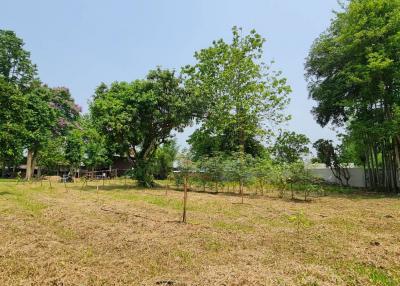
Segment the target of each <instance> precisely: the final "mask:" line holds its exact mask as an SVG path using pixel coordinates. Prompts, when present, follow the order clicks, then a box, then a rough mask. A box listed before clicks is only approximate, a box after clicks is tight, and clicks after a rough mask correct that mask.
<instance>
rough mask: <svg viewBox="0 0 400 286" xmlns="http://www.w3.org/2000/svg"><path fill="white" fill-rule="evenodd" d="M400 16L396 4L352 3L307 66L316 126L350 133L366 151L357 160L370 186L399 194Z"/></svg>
mask: <svg viewBox="0 0 400 286" xmlns="http://www.w3.org/2000/svg"><path fill="white" fill-rule="evenodd" d="M399 15H400V1H399V0H353V1H350V2H349V3H348V4H346V5H345V6H344V7H343V11H340V12H337V13H336V17H335V18H334V19H333V21H332V23H331V26H330V27H329V29H328V30H327V31H325V32H324V33H323V34H321V35H320V37H319V38H318V39H317V40H316V41H315V43H314V45H313V46H312V48H311V51H310V54H309V56H308V58H307V62H306V75H307V79H308V82H309V93H310V97H311V98H312V99H314V100H315V101H316V102H317V106H316V107H315V108H314V109H313V113H314V115H315V117H316V120H317V122H318V123H319V124H321V125H322V126H325V125H327V124H329V123H332V124H334V125H336V126H345V127H347V130H348V131H349V132H350V133H354V136H351V137H352V138H353V139H355V140H358V144H359V145H361V146H364V148H363V150H362V151H361V153H360V156H363V157H364V159H365V160H364V164H365V166H366V168H367V169H368V170H367V171H368V173H369V175H368V178H369V180H368V182H369V185H370V186H371V187H383V188H385V189H387V190H397V189H398V186H397V181H398V179H397V171H396V170H397V169H398V167H399V162H400V160H399V146H400V144H399V143H400V140H399V139H400V138H399V135H398V130H399V128H400V126H399V124H398V123H399V121H398V114H399V113H398V107H399V103H400V93H399V88H400V81H399V75H400V58H399V57H400V54H399V52H398V51H399V49H400V37H399V30H400V18H399ZM379 170H382V172H381V171H379ZM379 174H383V175H382V176H381V175H379Z"/></svg>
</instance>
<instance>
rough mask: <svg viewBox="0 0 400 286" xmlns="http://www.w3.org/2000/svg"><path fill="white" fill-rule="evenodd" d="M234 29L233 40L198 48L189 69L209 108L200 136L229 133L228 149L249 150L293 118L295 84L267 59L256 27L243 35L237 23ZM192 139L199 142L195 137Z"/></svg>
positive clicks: (187, 73) (193, 86)
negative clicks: (291, 102)
mask: <svg viewBox="0 0 400 286" xmlns="http://www.w3.org/2000/svg"><path fill="white" fill-rule="evenodd" d="M232 32H233V39H232V42H230V43H227V42H225V41H224V40H222V39H220V40H218V41H214V42H213V43H212V45H211V46H210V47H209V48H206V49H202V50H200V51H199V52H196V53H195V59H196V63H195V64H194V65H192V66H186V67H185V68H184V69H183V72H184V74H185V77H186V86H187V88H188V89H190V90H191V91H192V92H193V93H195V94H197V95H199V98H201V99H202V100H203V102H204V106H205V107H206V113H205V116H204V120H203V123H202V126H201V129H200V130H201V134H200V135H206V136H208V137H210V138H215V137H220V138H224V137H225V139H229V140H231V142H230V144H229V143H228V144H226V145H227V146H228V149H229V148H231V147H232V146H237V148H233V149H236V150H230V151H238V152H240V153H241V154H244V153H245V151H246V150H248V151H250V150H252V148H251V146H249V144H254V140H261V139H262V138H263V137H264V136H266V135H269V134H271V133H272V130H273V127H274V126H275V124H278V123H281V122H282V121H284V120H286V119H287V116H286V115H285V114H284V113H283V112H282V110H283V109H284V107H285V106H286V105H287V103H288V97H287V95H288V93H289V92H290V87H289V86H288V85H287V83H286V79H285V78H283V77H282V76H281V74H280V73H279V72H273V71H271V70H270V67H269V66H268V65H266V64H264V63H263V62H262V56H263V45H264V42H265V40H264V39H263V38H262V37H261V36H260V35H259V34H257V33H256V31H254V30H252V31H251V32H250V34H248V35H244V36H243V35H242V30H241V29H240V28H236V27H234V28H233V29H232ZM196 135H199V133H198V134H196ZM227 135H228V136H227ZM192 141H193V142H196V141H197V140H196V138H195V137H192ZM219 141H220V142H222V140H219ZM218 151H224V150H218Z"/></svg>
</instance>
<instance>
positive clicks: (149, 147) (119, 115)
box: [90, 68, 199, 187]
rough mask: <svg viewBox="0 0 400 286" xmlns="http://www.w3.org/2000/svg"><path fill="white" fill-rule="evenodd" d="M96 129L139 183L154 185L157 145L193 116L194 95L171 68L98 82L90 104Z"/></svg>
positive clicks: (194, 110)
mask: <svg viewBox="0 0 400 286" xmlns="http://www.w3.org/2000/svg"><path fill="white" fill-rule="evenodd" d="M90 110H91V116H92V118H93V120H94V121H95V123H96V126H97V128H98V129H99V130H100V131H101V133H102V134H103V135H104V136H105V137H106V138H107V141H108V142H111V143H117V144H118V147H119V151H120V152H122V153H124V155H126V156H128V157H129V158H130V160H131V161H132V162H133V164H134V170H135V176H136V179H137V180H138V183H139V184H140V185H141V186H145V187H151V186H152V185H153V176H152V164H151V163H152V162H151V160H152V159H153V158H154V154H155V152H156V150H157V148H158V147H159V146H160V145H161V144H163V143H165V142H167V141H168V140H169V139H170V138H171V136H172V135H171V132H172V131H173V130H177V131H181V130H182V129H183V128H184V127H186V126H188V125H189V124H190V123H191V121H192V119H194V118H195V117H196V114H197V112H198V111H199V108H198V106H197V104H196V100H195V98H194V97H193V96H192V95H191V94H190V93H189V92H188V91H187V90H186V89H185V88H184V87H183V86H182V80H181V78H179V77H176V76H175V73H174V72H173V71H168V70H161V69H159V68H158V69H157V70H153V71H150V72H149V74H148V75H147V78H146V79H145V80H136V81H133V82H131V83H126V82H115V83H113V84H112V85H111V86H110V87H107V86H106V85H105V84H102V85H100V86H99V87H98V88H97V90H96V93H95V96H94V100H93V102H92V103H91V106H90Z"/></svg>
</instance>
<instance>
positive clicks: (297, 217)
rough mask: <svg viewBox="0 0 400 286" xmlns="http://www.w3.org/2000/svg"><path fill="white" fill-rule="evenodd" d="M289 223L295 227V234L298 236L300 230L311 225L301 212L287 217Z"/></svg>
mask: <svg viewBox="0 0 400 286" xmlns="http://www.w3.org/2000/svg"><path fill="white" fill-rule="evenodd" d="M288 220H289V222H290V223H292V224H294V225H295V226H296V230H297V234H298V235H299V234H300V230H301V229H305V228H307V227H309V226H310V225H311V221H310V220H309V219H308V218H307V216H306V215H305V214H304V212H303V211H300V212H297V213H295V214H294V215H291V216H289V217H288Z"/></svg>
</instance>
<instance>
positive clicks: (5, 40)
mask: <svg viewBox="0 0 400 286" xmlns="http://www.w3.org/2000/svg"><path fill="white" fill-rule="evenodd" d="M23 46H24V42H23V40H22V39H20V38H18V37H17V35H16V34H15V33H14V32H13V31H9V30H0V80H4V81H6V82H8V83H10V84H13V85H14V86H16V87H18V89H20V90H21V91H25V90H27V89H29V88H30V85H31V83H32V82H33V81H34V79H35V77H36V66H35V65H34V64H32V62H31V60H30V53H29V52H28V51H26V50H24V48H23Z"/></svg>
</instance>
